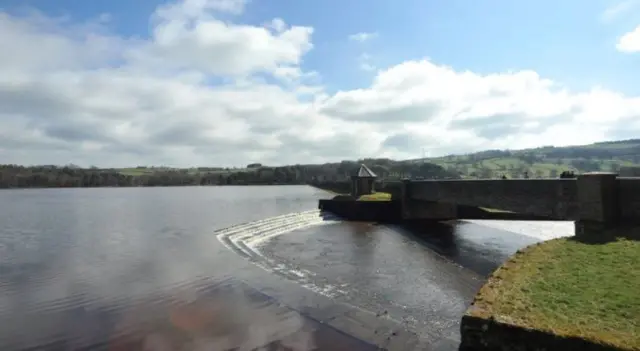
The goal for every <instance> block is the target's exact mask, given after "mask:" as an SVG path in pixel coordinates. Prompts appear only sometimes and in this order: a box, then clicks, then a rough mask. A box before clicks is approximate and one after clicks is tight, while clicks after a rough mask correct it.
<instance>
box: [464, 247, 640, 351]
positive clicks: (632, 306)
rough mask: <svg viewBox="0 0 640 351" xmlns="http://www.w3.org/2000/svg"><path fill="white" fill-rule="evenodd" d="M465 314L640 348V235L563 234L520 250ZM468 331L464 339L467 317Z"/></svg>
mask: <svg viewBox="0 0 640 351" xmlns="http://www.w3.org/2000/svg"><path fill="white" fill-rule="evenodd" d="M465 317H466V318H467V319H476V320H477V319H482V320H487V321H491V322H492V323H497V324H501V325H508V326H510V327H518V328H522V329H525V330H534V331H540V332H543V333H548V334H552V335H555V336H556V337H557V338H564V339H567V340H569V339H575V340H584V341H588V342H590V343H593V344H594V345H601V346H607V347H612V348H620V349H625V350H640V241H634V240H624V239H618V240H614V241H610V242H607V243H600V244H589V243H583V242H580V241H578V240H575V239H573V238H570V239H567V238H564V239H555V240H550V241H547V242H544V243H540V244H536V245H533V246H530V247H528V248H526V249H524V250H521V251H518V252H517V253H516V254H515V255H514V256H512V257H511V258H510V259H509V260H508V261H507V262H506V263H505V264H504V265H502V266H501V267H500V268H499V269H498V270H497V271H495V272H494V274H493V275H492V276H491V277H490V278H489V281H488V282H487V283H486V284H485V285H484V286H483V287H482V288H481V289H480V291H479V293H478V294H477V296H476V298H475V300H474V302H473V304H472V307H471V308H470V309H469V311H468V312H467V315H466V316H465ZM463 324H464V320H463ZM483 329H486V330H484V331H485V332H488V329H489V328H488V327H483ZM494 330H495V328H494ZM462 331H463V344H464V343H465V340H464V338H465V335H464V334H465V326H464V325H463V326H462ZM467 332H470V331H467ZM523 349H528V348H523Z"/></svg>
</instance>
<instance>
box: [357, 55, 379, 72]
mask: <svg viewBox="0 0 640 351" xmlns="http://www.w3.org/2000/svg"><path fill="white" fill-rule="evenodd" d="M358 63H359V64H360V69H361V70H363V71H374V70H375V69H376V66H375V65H374V64H373V59H372V57H371V55H369V54H367V53H363V54H362V55H360V57H358Z"/></svg>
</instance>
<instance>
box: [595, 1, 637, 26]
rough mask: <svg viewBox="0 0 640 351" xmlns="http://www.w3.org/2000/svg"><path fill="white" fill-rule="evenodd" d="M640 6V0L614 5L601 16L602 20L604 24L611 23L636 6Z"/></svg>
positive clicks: (620, 2)
mask: <svg viewBox="0 0 640 351" xmlns="http://www.w3.org/2000/svg"><path fill="white" fill-rule="evenodd" d="M638 4H640V2H639V1H638V0H625V1H619V2H616V3H614V4H613V5H611V6H609V7H607V8H606V9H605V10H604V11H603V12H602V14H601V16H600V19H601V20H602V21H604V22H611V21H613V20H615V19H617V18H619V17H620V16H622V15H624V14H625V13H628V12H629V11H631V10H632V9H633V8H634V7H635V6H637V5H638Z"/></svg>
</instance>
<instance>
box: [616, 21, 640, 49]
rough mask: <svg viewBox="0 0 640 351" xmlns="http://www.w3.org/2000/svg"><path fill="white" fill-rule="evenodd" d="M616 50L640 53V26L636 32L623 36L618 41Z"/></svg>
mask: <svg viewBox="0 0 640 351" xmlns="http://www.w3.org/2000/svg"><path fill="white" fill-rule="evenodd" d="M616 48H617V49H618V51H622V52H628V53H631V52H640V25H639V26H637V27H636V28H635V29H634V30H632V31H630V32H628V33H625V34H624V35H622V36H621V37H620V38H619V39H618V43H617V44H616Z"/></svg>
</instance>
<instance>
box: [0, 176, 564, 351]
mask: <svg viewBox="0 0 640 351" xmlns="http://www.w3.org/2000/svg"><path fill="white" fill-rule="evenodd" d="M327 197H329V195H328V194H327V193H326V192H323V191H321V190H317V189H314V188H311V187H306V186H264V187H260V186H255V187H254V186H252V187H234V186H227V187H173V188H97V189H19V190H5V191H0V349H2V350H19V349H29V348H48V349H60V350H63V349H65V350H66V349H83V348H91V349H96V348H103V349H110V350H116V349H118V350H120V349H122V350H125V349H146V350H166V349H171V350H175V349H180V350H201V349H224V348H226V347H239V346H242V347H245V348H246V349H251V348H254V347H258V346H260V345H263V344H269V343H271V344H273V342H276V341H277V340H280V342H281V343H283V344H284V345H288V347H290V348H292V349H300V350H303V349H304V350H306V349H314V348H316V349H345V350H354V349H363V350H364V349H368V348H369V347H370V345H367V344H366V343H361V342H360V341H358V340H355V339H352V338H349V337H348V336H346V335H344V333H340V331H339V330H329V329H327V328H323V327H320V326H319V325H318V324H317V323H315V322H314V321H313V320H311V319H309V318H306V319H305V318H304V317H301V315H300V313H298V312H300V311H301V310H302V309H304V307H305V306H304V305H305V304H313V303H315V302H314V301H315V297H314V296H316V295H317V296H319V297H320V296H321V297H322V298H323V299H325V301H335V302H336V303H342V304H345V305H349V306H354V307H356V308H358V309H362V310H363V311H369V312H372V313H374V314H376V315H379V316H382V318H386V319H389V320H392V321H396V322H398V323H401V324H402V325H403V326H404V327H405V328H407V329H409V330H413V331H415V332H416V333H417V334H419V335H420V336H421V337H424V338H426V339H428V340H433V342H434V343H436V342H437V343H439V345H443V348H442V349H454V345H456V344H457V342H458V340H459V332H458V328H459V319H460V317H461V315H462V313H463V312H464V310H465V309H466V307H467V306H468V304H469V302H470V301H471V299H472V297H473V295H474V293H475V291H476V290H477V289H478V288H479V287H480V286H481V285H482V282H483V281H484V279H485V278H486V276H487V274H489V273H490V272H491V271H492V270H493V269H495V268H496V267H497V266H498V265H499V264H500V263H501V262H503V261H504V260H505V259H506V258H507V257H508V256H509V255H510V254H512V253H513V252H515V251H516V250H517V249H519V248H521V247H523V246H526V245H529V244H531V243H534V242H537V241H540V240H542V239H547V238H551V237H557V236H561V235H571V234H572V232H573V226H572V224H571V223H567V222H498V221H470V222H457V223H449V224H443V225H438V226H433V227H431V228H419V229H416V228H399V227H393V226H382V225H373V224H370V223H347V222H341V221H337V220H336V219H335V218H331V217H323V216H321V215H320V214H319V213H318V212H317V211H315V208H316V207H317V200H318V199H319V198H327ZM260 292H263V293H266V294H267V295H269V296H272V297H274V298H275V299H276V300H277V301H279V302H281V303H284V304H285V305H288V306H290V307H291V306H293V307H291V309H289V308H288V307H286V306H284V307H283V306H279V305H278V304H277V303H275V302H273V301H272V302H270V303H266V302H265V301H266V299H267V297H266V296H265V295H261V297H256V296H258V295H260V294H261V293H260ZM256 294H257V295H256ZM325 303H326V302H325ZM294 307H295V308H294ZM265 311H269V312H265ZM267 326H269V328H271V329H270V330H267V329H269V328H268V327H267ZM238 330H242V332H240V333H238V332H237V331H238ZM329 339H331V340H334V344H333V345H324V344H323V342H325V341H326V340H329ZM371 349H372V348H371Z"/></svg>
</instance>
